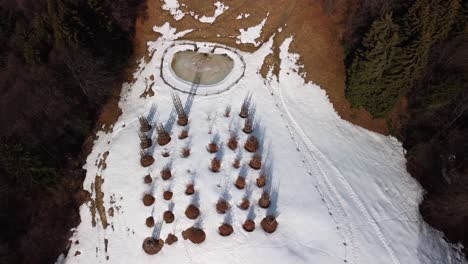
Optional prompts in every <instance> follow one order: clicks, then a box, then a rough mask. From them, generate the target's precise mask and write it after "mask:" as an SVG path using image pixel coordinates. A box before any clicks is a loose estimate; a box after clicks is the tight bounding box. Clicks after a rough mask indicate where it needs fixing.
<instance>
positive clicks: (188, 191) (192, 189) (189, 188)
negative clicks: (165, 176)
mask: <svg viewBox="0 0 468 264" xmlns="http://www.w3.org/2000/svg"><path fill="white" fill-rule="evenodd" d="M194 193H195V186H194V185H193V184H189V185H187V188H186V189H185V194H187V195H192V194H194Z"/></svg>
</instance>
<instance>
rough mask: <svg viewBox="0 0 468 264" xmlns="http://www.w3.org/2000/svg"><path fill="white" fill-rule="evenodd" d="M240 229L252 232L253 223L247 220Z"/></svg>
mask: <svg viewBox="0 0 468 264" xmlns="http://www.w3.org/2000/svg"><path fill="white" fill-rule="evenodd" d="M242 228H244V230H245V231H247V232H252V231H254V229H255V222H254V221H253V220H251V219H247V220H245V222H244V224H243V225H242Z"/></svg>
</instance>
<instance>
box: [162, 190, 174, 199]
mask: <svg viewBox="0 0 468 264" xmlns="http://www.w3.org/2000/svg"><path fill="white" fill-rule="evenodd" d="M173 195H174V193H173V192H171V191H164V193H163V198H164V200H166V201H169V200H171V199H172V196H173Z"/></svg>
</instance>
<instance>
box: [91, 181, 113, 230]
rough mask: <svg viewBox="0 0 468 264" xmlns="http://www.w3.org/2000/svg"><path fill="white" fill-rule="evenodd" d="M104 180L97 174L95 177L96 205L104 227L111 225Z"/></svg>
mask: <svg viewBox="0 0 468 264" xmlns="http://www.w3.org/2000/svg"><path fill="white" fill-rule="evenodd" d="M103 183H104V180H103V179H102V177H101V176H98V175H96V177H95V178H94V191H95V193H96V198H95V199H94V203H95V205H96V210H97V213H98V214H99V219H100V220H101V224H102V227H103V228H104V229H106V228H107V226H108V225H109V224H108V223H107V215H106V208H105V207H104V193H103V192H102V184H103Z"/></svg>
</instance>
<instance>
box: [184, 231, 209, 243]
mask: <svg viewBox="0 0 468 264" xmlns="http://www.w3.org/2000/svg"><path fill="white" fill-rule="evenodd" d="M182 237H183V238H184V239H185V240H187V239H189V240H190V241H192V243H195V244H201V243H203V241H205V239H206V234H205V231H203V229H199V228H195V227H190V228H188V229H186V230H184V231H183V232H182Z"/></svg>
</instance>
